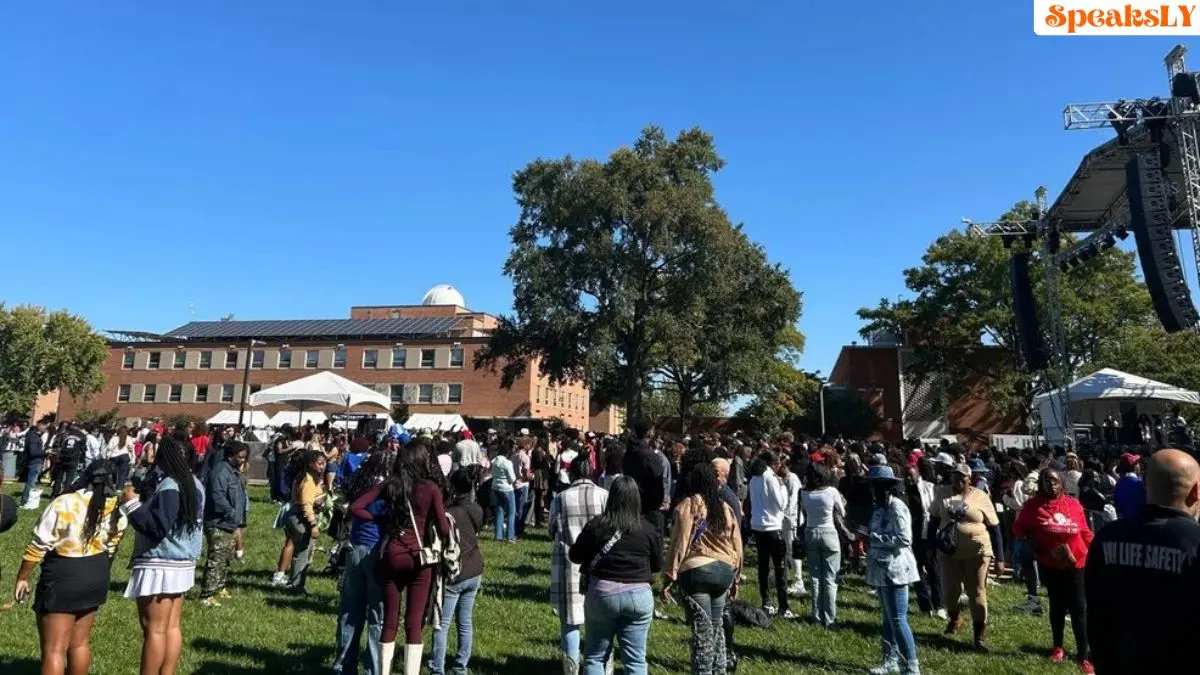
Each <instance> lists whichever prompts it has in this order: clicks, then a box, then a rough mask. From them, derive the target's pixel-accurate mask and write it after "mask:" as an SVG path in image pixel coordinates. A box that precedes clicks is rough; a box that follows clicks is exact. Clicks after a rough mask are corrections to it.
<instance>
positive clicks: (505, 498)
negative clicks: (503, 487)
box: [492, 490, 517, 541]
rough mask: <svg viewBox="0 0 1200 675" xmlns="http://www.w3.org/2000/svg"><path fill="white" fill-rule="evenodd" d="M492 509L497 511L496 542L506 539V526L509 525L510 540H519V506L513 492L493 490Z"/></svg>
mask: <svg viewBox="0 0 1200 675" xmlns="http://www.w3.org/2000/svg"><path fill="white" fill-rule="evenodd" d="M492 508H494V509H496V540H497V541H499V540H501V539H504V526H505V524H506V523H507V525H508V539H509V540H511V541H516V540H517V504H516V499H515V498H514V495H513V491H512V490H509V491H508V492H500V491H499V490H492Z"/></svg>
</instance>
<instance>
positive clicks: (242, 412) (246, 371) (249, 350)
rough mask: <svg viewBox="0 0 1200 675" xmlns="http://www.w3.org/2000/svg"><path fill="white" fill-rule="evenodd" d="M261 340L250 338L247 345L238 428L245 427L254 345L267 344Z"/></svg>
mask: <svg viewBox="0 0 1200 675" xmlns="http://www.w3.org/2000/svg"><path fill="white" fill-rule="evenodd" d="M265 344H266V343H265V342H263V341H261V340H253V339H252V340H250V342H249V343H248V344H247V345H246V365H245V366H244V367H243V368H242V402H241V404H240V405H239V406H238V428H239V429H245V428H246V423H245V417H246V400H247V399H248V398H249V396H250V361H251V360H253V358H254V347H255V346H258V345H265Z"/></svg>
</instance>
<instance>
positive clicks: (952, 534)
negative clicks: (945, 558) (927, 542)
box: [933, 520, 958, 555]
mask: <svg viewBox="0 0 1200 675" xmlns="http://www.w3.org/2000/svg"><path fill="white" fill-rule="evenodd" d="M933 545H934V546H936V547H937V550H939V551H941V552H942V553H944V554H945V555H954V552H955V551H957V550H958V521H954V520H952V521H950V522H948V523H946V524H945V525H942V526H941V527H939V528H938V531H937V532H936V533H935V534H934V535H933Z"/></svg>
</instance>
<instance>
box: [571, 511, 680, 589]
mask: <svg viewBox="0 0 1200 675" xmlns="http://www.w3.org/2000/svg"><path fill="white" fill-rule="evenodd" d="M612 536H613V531H612V530H610V529H608V528H607V527H605V526H604V525H602V524H601V520H600V518H592V519H591V520H590V521H588V524H587V525H585V526H584V527H583V531H582V532H580V533H579V538H578V539H576V540H575V543H574V544H572V545H571V562H573V563H575V564H577V565H580V566H581V570H582V571H585V572H586V571H588V570H589V569H590V568H591V565H592V561H593V560H596V556H597V555H598V554H599V553H600V551H601V550H603V549H604V546H605V545H606V544H607V543H608V541H609V539H612ZM661 571H662V539H661V538H660V537H659V536H658V531H657V530H655V529H654V525H653V524H651V523H650V522H648V521H646V520H643V521H642V522H641V529H639V530H637V531H636V532H626V533H624V534H622V535H621V538H620V539H619V540H618V541H617V543H616V544H614V545H613V547H612V549H610V550H609V552H608V553H606V554H605V555H604V556H603V557H602V558H600V559H599V560H597V561H596V568H595V570H594V571H592V572H591V573H590V575H589V576H590V578H592V579H605V580H607V581H616V582H619V583H623V584H636V583H647V584H648V583H652V582H653V581H654V575H655V574H657V573H658V572H661Z"/></svg>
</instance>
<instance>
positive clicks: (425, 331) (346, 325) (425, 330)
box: [166, 316, 459, 340]
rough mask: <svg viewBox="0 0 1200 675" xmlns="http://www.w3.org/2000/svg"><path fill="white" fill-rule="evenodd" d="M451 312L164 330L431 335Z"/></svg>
mask: <svg viewBox="0 0 1200 675" xmlns="http://www.w3.org/2000/svg"><path fill="white" fill-rule="evenodd" d="M458 322H459V318H458V317H454V316H436V317H416V318H405V319H309V320H291V319H284V320H275V321H193V322H191V323H188V324H185V325H183V326H180V327H179V328H176V329H175V330H172V331H170V332H169V333H166V337H170V338H189V339H192V340H197V339H216V338H230V339H234V338H251V337H274V338H299V337H357V336H361V337H383V336H417V335H434V334H437V333H444V332H446V331H450V330H453V329H454V327H455V326H456V325H458Z"/></svg>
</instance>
